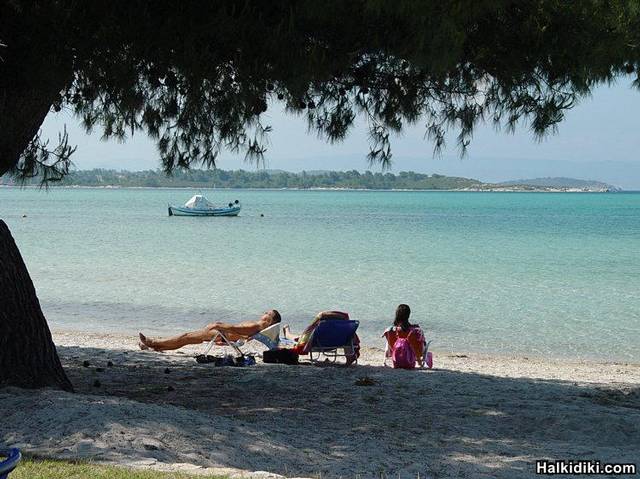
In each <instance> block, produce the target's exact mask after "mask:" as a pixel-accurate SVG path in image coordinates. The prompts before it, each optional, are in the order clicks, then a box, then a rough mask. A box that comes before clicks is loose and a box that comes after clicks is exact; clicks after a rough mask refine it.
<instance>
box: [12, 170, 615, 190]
mask: <svg viewBox="0 0 640 479" xmlns="http://www.w3.org/2000/svg"><path fill="white" fill-rule="evenodd" d="M12 184H13V183H12V181H11V180H10V178H9V177H7V176H5V177H0V185H12ZM27 184H28V185H37V184H39V180H38V178H33V179H32V180H31V181H30V182H29V183H27ZM55 185H58V186H91V187H123V188H125V187H129V188H135V187H139V188H140V187H142V188H160V187H165V188H212V187H216V188H273V189H284V188H287V189H354V190H453V191H548V192H560V191H562V192H565V191H566V192H583V191H586V192H609V191H619V188H617V187H615V186H612V185H608V184H606V183H602V182H599V181H587V180H576V179H573V178H534V179H530V180H524V179H523V180H514V181H506V182H502V183H485V182H482V181H479V180H475V179H472V178H462V177H456V176H444V175H438V174H431V175H429V174H424V173H415V172H413V171H401V172H400V173H398V174H397V175H396V174H392V173H380V172H376V173H373V172H371V171H365V172H363V173H361V172H359V171H357V170H351V171H317V170H316V171H303V172H301V173H291V172H287V171H282V170H257V171H246V170H219V169H217V170H179V171H175V172H173V174H172V175H171V176H166V175H165V173H164V172H162V171H161V170H146V171H124V170H123V171H117V170H106V169H93V170H76V171H72V172H70V173H69V174H68V175H67V176H66V177H65V178H64V179H63V180H62V181H61V182H59V183H56V184H55Z"/></svg>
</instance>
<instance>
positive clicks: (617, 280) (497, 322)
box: [0, 188, 640, 362]
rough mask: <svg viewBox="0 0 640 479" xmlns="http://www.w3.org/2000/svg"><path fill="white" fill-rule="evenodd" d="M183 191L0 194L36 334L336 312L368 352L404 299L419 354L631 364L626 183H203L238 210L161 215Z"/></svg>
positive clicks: (634, 299)
mask: <svg viewBox="0 0 640 479" xmlns="http://www.w3.org/2000/svg"><path fill="white" fill-rule="evenodd" d="M192 193H195V191H189V190H175V189H173V190H172V189H84V188H75V189H52V190H50V191H48V192H45V191H41V190H37V189H25V190H19V189H15V188H0V218H2V219H4V220H5V221H6V222H7V224H8V225H9V227H10V229H11V231H12V233H13V235H14V237H15V239H16V241H17V243H18V246H19V247H20V249H21V252H22V255H23V257H24V259H25V262H26V263H27V266H28V268H29V271H30V273H31V276H32V278H33V280H34V283H35V286H36V289H37V292H38V295H39V298H40V301H41V303H42V306H43V310H44V312H45V315H46V317H47V318H48V320H49V323H50V325H51V327H52V329H54V330H55V329H72V330H89V331H108V332H116V331H117V332H127V333H131V334H132V335H133V333H135V332H137V331H139V330H142V331H145V332H147V333H149V334H167V333H175V332H181V331H183V330H185V329H189V328H196V327H200V326H202V325H203V324H205V323H207V322H209V321H213V320H229V321H233V320H240V319H247V318H253V317H257V316H258V315H259V314H260V313H261V312H262V311H264V310H265V309H268V308H271V307H275V308H277V309H278V310H280V312H281V313H282V315H283V318H284V321H285V322H288V323H290V324H291V325H292V327H293V329H294V330H299V329H301V328H302V327H303V326H304V325H305V324H306V323H308V322H309V321H310V320H311V319H312V317H313V316H314V314H315V313H316V312H318V311H320V310H323V309H340V310H345V311H348V312H349V313H350V314H351V316H352V317H353V318H354V319H358V320H360V323H361V326H360V332H361V336H362V339H363V340H364V342H365V343H366V344H368V345H373V346H382V344H383V343H382V341H381V340H380V338H379V336H380V334H381V332H382V330H383V329H384V328H385V327H386V326H387V325H388V324H389V322H390V321H391V320H392V318H393V313H394V309H395V306H396V305H397V304H398V303H400V302H406V303H408V304H409V305H410V306H411V308H412V310H413V315H412V319H413V321H414V322H417V323H419V324H420V325H422V326H423V327H424V328H425V329H426V330H427V334H428V336H429V337H430V338H431V339H433V340H434V348H435V349H436V350H440V351H445V352H446V351H456V352H488V353H497V354H503V353H504V354H514V353H515V354H519V355H527V356H543V355H546V356H553V357H568V358H576V359H577V358H587V359H596V360H621V361H633V362H640V351H639V349H640V334H639V333H640V193H611V194H602V193H594V194H590V193H578V194H571V193H558V194H554V193H485V192H483V193H472V192H372V191H264V190H216V191H206V190H204V191H203V193H204V194H206V195H207V196H208V197H209V199H211V200H212V201H214V202H218V203H224V204H226V203H228V202H229V201H231V200H235V199H239V200H240V201H241V202H242V204H243V210H242V213H241V215H240V216H239V217H237V218H187V217H168V215H167V208H166V206H167V202H172V203H179V204H181V203H184V202H185V201H186V200H187V199H189V197H190V196H191V194H192ZM261 214H264V217H261V216H260V215H261ZM23 215H26V217H23Z"/></svg>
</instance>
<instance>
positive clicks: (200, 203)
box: [184, 195, 214, 210]
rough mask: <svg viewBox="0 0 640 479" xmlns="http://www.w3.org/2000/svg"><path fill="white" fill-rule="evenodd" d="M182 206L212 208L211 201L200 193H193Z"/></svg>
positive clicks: (200, 208) (197, 208)
mask: <svg viewBox="0 0 640 479" xmlns="http://www.w3.org/2000/svg"><path fill="white" fill-rule="evenodd" d="M184 206H185V207H186V208H193V209H196V210H205V209H208V208H213V207H214V206H213V203H211V202H210V201H209V200H208V199H206V198H205V197H204V196H202V195H195V196H193V197H192V198H191V199H190V200H189V201H187V202H186V203H185V204H184Z"/></svg>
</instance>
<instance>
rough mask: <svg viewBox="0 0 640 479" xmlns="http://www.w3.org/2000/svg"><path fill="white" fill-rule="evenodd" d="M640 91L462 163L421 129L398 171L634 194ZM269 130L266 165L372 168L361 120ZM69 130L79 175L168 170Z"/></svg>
mask: <svg viewBox="0 0 640 479" xmlns="http://www.w3.org/2000/svg"><path fill="white" fill-rule="evenodd" d="M638 112H640V91H638V90H636V89H634V88H633V87H632V86H631V81H630V80H626V79H625V80H620V81H618V82H617V83H616V84H614V85H612V86H601V87H598V88H597V89H595V90H594V92H593V95H592V96H591V97H590V98H585V99H583V100H582V101H581V102H580V103H579V104H578V105H577V106H576V107H574V108H573V109H572V110H570V111H569V112H567V114H566V117H565V120H564V122H562V123H561V124H560V125H559V128H558V131H557V133H555V134H551V135H549V136H547V137H545V138H544V139H543V140H542V141H541V142H539V141H537V140H535V139H534V137H533V135H532V134H531V132H530V130H529V129H528V128H527V126H526V125H521V126H520V127H519V128H517V130H516V132H515V133H514V134H509V133H506V132H504V131H496V130H495V129H494V127H493V126H492V125H480V126H478V127H477V129H476V131H475V133H474V137H473V139H472V141H471V144H470V146H469V148H468V151H467V155H466V156H464V157H462V158H461V157H460V153H459V151H458V150H457V148H456V145H455V141H454V138H453V137H452V138H451V139H450V140H448V146H447V148H445V150H444V151H443V153H442V155H441V156H440V157H434V155H433V145H432V144H431V143H430V142H429V141H428V140H426V139H424V124H420V123H418V125H416V126H413V127H410V128H408V129H407V130H405V131H404V132H403V133H402V134H401V135H400V136H396V137H395V138H393V140H392V151H393V164H392V168H391V170H390V171H391V172H392V173H397V172H400V171H409V170H411V171H416V172H421V173H429V174H431V173H438V174H445V175H455V176H465V177H470V178H477V179H479V180H482V181H506V180H512V179H526V178H534V177H546V176H566V177H572V178H579V179H587V180H599V181H604V182H607V183H611V184H613V185H616V186H619V187H622V188H624V189H627V190H640V135H639V134H638V132H639V126H640V118H638ZM263 123H264V124H269V125H271V126H272V127H273V132H272V133H271V134H270V137H269V140H270V141H269V145H268V150H267V153H266V164H265V165H264V166H261V167H265V168H269V169H281V170H287V171H302V170H352V169H355V170H359V171H364V170H367V169H371V170H372V171H381V170H380V167H378V166H374V167H370V166H369V165H368V162H367V160H366V154H367V153H368V151H369V150H368V140H367V127H366V123H364V121H361V120H360V121H358V122H357V123H356V124H355V125H354V127H353V129H352V131H351V134H350V135H349V136H348V137H347V139H346V140H345V141H343V142H341V143H338V144H329V143H326V142H324V141H323V140H320V139H318V138H317V137H316V135H315V134H314V133H308V131H307V124H306V120H305V119H304V118H303V117H297V116H291V115H289V114H285V113H284V111H283V106H282V105H281V104H279V103H275V104H272V105H270V107H269V110H268V111H267V112H266V113H265V114H264V118H263ZM65 125H66V128H67V131H68V132H69V137H70V143H71V144H74V145H77V147H78V148H77V151H76V153H75V154H74V157H73V161H74V164H75V166H76V167H77V168H78V169H91V168H109V169H118V170H120V169H125V170H130V171H135V170H145V169H156V168H159V167H160V162H159V160H158V154H157V151H156V146H155V143H154V142H153V141H152V140H150V139H149V138H147V137H146V136H145V135H144V134H142V133H136V134H135V135H134V136H133V137H131V138H128V139H127V141H126V142H125V143H123V144H122V143H118V142H117V141H115V140H109V141H102V140H101V139H100V136H101V134H100V132H99V131H96V132H94V133H93V134H91V135H87V134H86V133H85V132H84V130H83V129H82V127H81V126H80V123H79V121H78V120H77V119H75V118H73V117H72V116H71V115H70V114H69V113H68V112H65V111H63V112H61V113H58V114H56V113H53V112H52V113H51V114H49V116H48V117H47V118H46V120H45V122H44V125H43V128H42V129H43V134H44V136H45V137H50V138H52V143H54V140H55V139H57V135H58V132H59V131H61V130H62V128H63V127H64V126H65ZM218 167H219V168H222V169H240V168H243V169H246V170H255V169H256V168H258V167H256V165H252V164H248V163H245V162H244V160H243V158H242V157H240V156H234V155H232V154H230V153H224V154H222V155H221V158H220V161H219V162H218Z"/></svg>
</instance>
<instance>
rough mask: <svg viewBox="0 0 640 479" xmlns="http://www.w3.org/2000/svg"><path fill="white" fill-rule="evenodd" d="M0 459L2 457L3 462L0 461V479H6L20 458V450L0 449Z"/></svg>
mask: <svg viewBox="0 0 640 479" xmlns="http://www.w3.org/2000/svg"><path fill="white" fill-rule="evenodd" d="M0 457H4V458H5V460H4V461H0V479H7V476H9V473H10V472H11V471H13V470H14V469H15V468H16V466H17V465H18V463H19V462H20V459H21V458H22V456H21V455H20V450H19V449H16V448H13V449H0Z"/></svg>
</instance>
